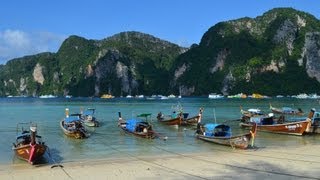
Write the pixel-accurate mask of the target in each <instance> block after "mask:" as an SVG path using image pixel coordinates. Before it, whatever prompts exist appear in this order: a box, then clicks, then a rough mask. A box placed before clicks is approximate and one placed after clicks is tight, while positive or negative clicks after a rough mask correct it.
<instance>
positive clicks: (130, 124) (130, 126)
mask: <svg viewBox="0 0 320 180" xmlns="http://www.w3.org/2000/svg"><path fill="white" fill-rule="evenodd" d="M139 123H142V121H141V120H139V119H129V120H127V121H126V129H127V130H128V131H130V132H134V131H135V129H136V126H137V125H138V124H139Z"/></svg>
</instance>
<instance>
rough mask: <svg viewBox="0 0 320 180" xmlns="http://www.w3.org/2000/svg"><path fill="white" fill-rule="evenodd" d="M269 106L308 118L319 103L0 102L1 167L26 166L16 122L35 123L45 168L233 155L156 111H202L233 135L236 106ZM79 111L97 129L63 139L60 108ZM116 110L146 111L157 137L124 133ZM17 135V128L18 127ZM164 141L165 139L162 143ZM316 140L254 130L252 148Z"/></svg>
mask: <svg viewBox="0 0 320 180" xmlns="http://www.w3.org/2000/svg"><path fill="white" fill-rule="evenodd" d="M270 103H271V104H272V106H274V107H284V106H286V107H292V108H301V109H302V110H304V111H305V112H306V114H308V112H309V111H310V109H311V108H316V109H317V108H318V109H320V105H319V101H318V100H313V99H308V100H301V99H293V98H270V99H216V100H215V99H208V98H206V97H197V98H180V99H178V98H176V99H165V100H160V99H158V100H147V99H134V98H132V99H128V98H114V99H100V98H70V99H69V98H68V99H66V98H53V99H39V98H0V117H1V119H0V165H17V164H27V163H26V162H24V161H21V160H19V159H17V157H15V155H14V153H13V151H12V143H13V142H15V137H16V132H17V128H16V127H17V123H20V122H33V123H36V124H37V127H38V135H41V136H42V139H43V141H45V143H46V144H47V146H48V147H49V149H48V152H47V154H46V155H45V161H44V164H53V163H65V162H77V161H79V162H81V161H88V160H100V159H114V158H134V157H140V156H154V155H157V156H161V155H172V154H177V153H178V154H187V153H202V152H212V155H214V152H215V151H233V150H232V148H230V147H227V146H226V147H225V146H221V145H216V144H211V143H207V142H203V141H201V140H198V139H196V138H195V137H194V133H195V128H194V127H176V126H166V125H162V124H160V123H159V122H157V120H156V116H157V114H158V113H159V112H162V113H163V114H168V115H169V114H171V113H172V110H173V109H174V108H176V107H177V106H181V107H182V108H183V111H184V112H188V113H189V117H191V116H195V115H197V114H198V112H199V108H200V107H203V108H204V112H203V118H202V122H203V123H208V122H216V123H225V124H228V125H230V126H231V127H232V130H233V134H237V133H245V132H248V131H247V130H244V129H241V128H240V127H239V121H237V119H239V118H240V116H241V115H240V106H242V107H243V109H248V108H259V109H261V110H263V111H265V112H270V110H269V105H270ZM66 108H69V111H70V113H79V112H80V109H85V108H95V109H96V118H97V119H98V120H99V122H100V124H101V126H100V127H87V129H88V131H89V132H90V134H91V136H90V137H89V138H87V139H73V138H69V137H67V136H65V135H64V134H63V132H62V130H61V128H60V126H59V122H60V121H61V120H62V119H63V118H64V117H65V109H66ZM118 112H121V114H122V117H123V118H124V119H129V118H132V117H136V116H137V115H138V114H141V113H151V114H152V116H151V119H148V121H150V122H151V123H152V125H153V128H154V130H155V131H157V132H158V133H159V134H160V135H161V138H158V139H153V140H150V139H143V138H139V137H135V136H132V135H129V134H125V133H124V132H123V131H122V130H121V129H120V128H118V126H117V121H118ZM18 131H20V129H18ZM165 137H167V139H166V140H164V139H165ZM319 138H320V136H319V135H316V136H309V135H308V136H291V135H278V134H272V133H263V132H258V134H257V137H256V139H255V146H256V147H258V148H259V147H260V148H273V147H279V146H281V147H282V146H288V147H298V146H303V145H305V144H320V140H319Z"/></svg>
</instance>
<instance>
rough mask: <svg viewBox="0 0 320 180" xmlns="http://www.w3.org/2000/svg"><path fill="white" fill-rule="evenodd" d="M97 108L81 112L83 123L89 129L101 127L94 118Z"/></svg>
mask: <svg viewBox="0 0 320 180" xmlns="http://www.w3.org/2000/svg"><path fill="white" fill-rule="evenodd" d="M95 110H96V109H95V108H88V109H86V110H85V111H84V112H82V111H81V113H80V114H81V116H80V118H81V122H82V123H83V124H84V125H86V126H89V127H99V121H98V120H97V118H96V117H95V116H94V113H95Z"/></svg>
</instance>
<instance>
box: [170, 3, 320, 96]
mask: <svg viewBox="0 0 320 180" xmlns="http://www.w3.org/2000/svg"><path fill="white" fill-rule="evenodd" d="M319 67H320V22H319V20H318V19H316V18H315V17H314V16H312V15H310V14H307V13H304V12H301V11H296V10H294V9H291V8H278V9H272V10H270V11H268V12H266V13H264V14H263V15H262V16H259V17H256V18H247V17H245V18H241V19H237V20H232V21H227V22H221V23H218V24H216V25H215V26H213V27H211V28H210V29H209V30H208V31H207V32H206V33H205V34H204V35H203V37H202V39H201V43H200V44H199V45H193V48H191V49H190V50H189V51H188V52H186V53H184V54H182V55H181V56H179V57H178V59H177V61H176V66H175V71H174V73H175V79H174V81H173V82H174V83H175V84H180V85H183V87H185V88H184V89H185V90H187V91H188V92H192V94H198V95H200V94H206V93H208V92H217V93H218V92H223V93H224V94H234V93H239V92H244V93H248V94H251V93H254V92H258V93H262V94H266V95H276V94H298V93H302V92H306V93H315V92H319V90H320V84H319V82H320V68H319Z"/></svg>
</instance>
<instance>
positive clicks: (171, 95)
mask: <svg viewBox="0 0 320 180" xmlns="http://www.w3.org/2000/svg"><path fill="white" fill-rule="evenodd" d="M168 98H169V99H170V98H176V96H175V95H173V94H170V95H169V96H168Z"/></svg>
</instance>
